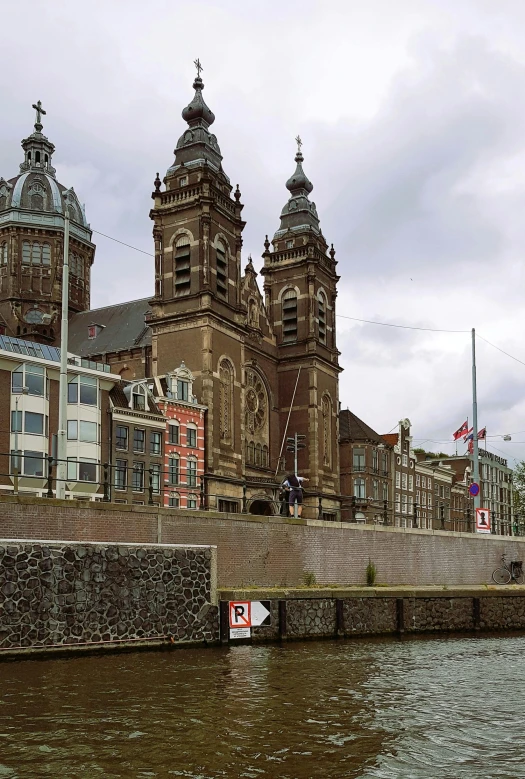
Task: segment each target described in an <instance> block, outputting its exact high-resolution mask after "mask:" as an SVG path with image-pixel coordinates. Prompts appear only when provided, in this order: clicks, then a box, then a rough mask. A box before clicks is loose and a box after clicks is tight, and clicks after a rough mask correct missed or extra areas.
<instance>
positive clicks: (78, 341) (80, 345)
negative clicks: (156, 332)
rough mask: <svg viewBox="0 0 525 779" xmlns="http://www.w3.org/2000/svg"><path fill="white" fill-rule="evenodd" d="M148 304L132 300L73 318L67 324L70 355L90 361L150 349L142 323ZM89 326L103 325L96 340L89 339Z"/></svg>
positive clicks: (147, 332)
mask: <svg viewBox="0 0 525 779" xmlns="http://www.w3.org/2000/svg"><path fill="white" fill-rule="evenodd" d="M149 300H150V299H149V298H142V299H141V300H131V301H129V302H128V303H117V304H116V305H114V306H106V307H105V308H95V309H92V310H90V311H81V312H80V313H78V314H75V315H74V316H73V317H71V319H70V321H69V339H68V348H69V351H71V352H73V353H74V354H78V355H79V356H80V357H89V356H91V355H97V354H107V353H108V352H122V351H126V350H128V349H135V348H137V347H141V346H149V345H150V344H151V330H150V328H149V327H148V326H147V325H146V323H145V316H146V313H147V312H148V311H149ZM89 325H102V327H101V329H100V332H99V333H98V334H97V336H96V337H95V338H89V335H88V327H89Z"/></svg>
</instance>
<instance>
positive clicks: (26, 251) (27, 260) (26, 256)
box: [22, 241, 31, 265]
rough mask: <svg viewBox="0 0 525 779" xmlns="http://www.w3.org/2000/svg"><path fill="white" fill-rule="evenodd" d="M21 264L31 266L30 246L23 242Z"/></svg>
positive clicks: (27, 242)
mask: <svg viewBox="0 0 525 779" xmlns="http://www.w3.org/2000/svg"><path fill="white" fill-rule="evenodd" d="M22 264H23V265H31V244H30V243H29V241H24V242H23V244H22Z"/></svg>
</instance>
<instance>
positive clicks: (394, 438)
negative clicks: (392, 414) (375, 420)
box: [381, 433, 399, 446]
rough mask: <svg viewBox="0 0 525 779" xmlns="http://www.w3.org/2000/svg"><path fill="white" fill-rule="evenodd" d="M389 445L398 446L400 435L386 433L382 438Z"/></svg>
mask: <svg viewBox="0 0 525 779" xmlns="http://www.w3.org/2000/svg"><path fill="white" fill-rule="evenodd" d="M381 438H383V439H384V440H385V441H386V442H387V444H390V446H397V444H398V442H399V435H398V434H397V433H385V434H384V435H382V436H381Z"/></svg>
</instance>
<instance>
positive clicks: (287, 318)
mask: <svg viewBox="0 0 525 779" xmlns="http://www.w3.org/2000/svg"><path fill="white" fill-rule="evenodd" d="M296 340H297V292H296V291H295V289H288V290H287V291H286V292H285V293H284V295H283V341H296Z"/></svg>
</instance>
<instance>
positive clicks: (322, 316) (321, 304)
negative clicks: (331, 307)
mask: <svg viewBox="0 0 525 779" xmlns="http://www.w3.org/2000/svg"><path fill="white" fill-rule="evenodd" d="M317 314H318V320H319V340H320V341H321V343H322V344H325V343H326V300H325V296H324V295H323V293H322V292H320V293H319V296H318V298H317Z"/></svg>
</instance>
